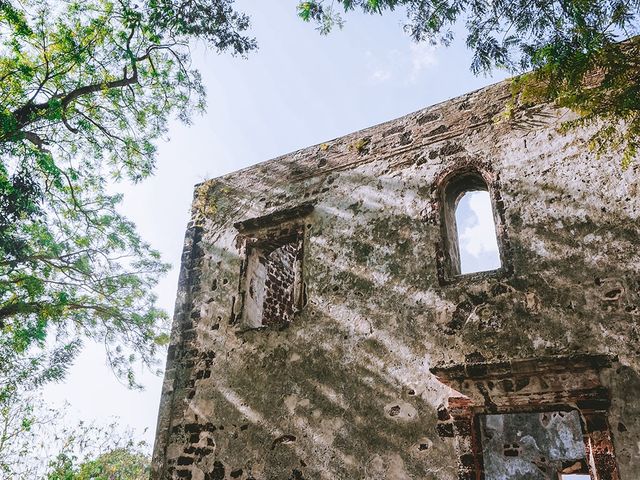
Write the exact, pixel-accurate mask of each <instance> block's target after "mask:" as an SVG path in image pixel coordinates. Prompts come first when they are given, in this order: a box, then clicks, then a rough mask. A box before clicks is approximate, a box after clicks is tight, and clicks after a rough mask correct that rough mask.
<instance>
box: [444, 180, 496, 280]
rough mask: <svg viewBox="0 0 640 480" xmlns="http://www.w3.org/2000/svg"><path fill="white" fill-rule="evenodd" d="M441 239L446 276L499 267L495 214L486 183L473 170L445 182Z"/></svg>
mask: <svg viewBox="0 0 640 480" xmlns="http://www.w3.org/2000/svg"><path fill="white" fill-rule="evenodd" d="M443 193H444V195H443V196H444V198H443V201H442V205H443V211H442V220H443V236H444V246H445V251H446V253H447V254H448V255H447V256H448V268H447V270H448V272H449V276H451V277H453V276H457V275H462V274H469V273H477V272H486V271H492V270H497V269H499V268H500V267H501V266H502V261H501V257H500V249H499V242H498V238H497V234H496V223H495V214H494V211H493V207H492V203H491V196H490V194H489V191H488V188H487V184H486V182H485V181H484V179H483V178H482V176H481V175H480V174H479V173H477V172H475V171H467V172H463V173H458V174H456V175H454V176H453V177H452V178H451V179H450V180H449V181H447V182H446V184H445V187H444V192H443Z"/></svg>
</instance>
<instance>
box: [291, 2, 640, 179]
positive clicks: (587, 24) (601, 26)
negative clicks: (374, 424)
mask: <svg viewBox="0 0 640 480" xmlns="http://www.w3.org/2000/svg"><path fill="white" fill-rule="evenodd" d="M335 5H338V7H337V8H336V6H335ZM395 9H404V11H405V12H406V18H407V23H406V25H405V30H406V31H407V32H408V33H409V34H410V35H411V37H412V38H413V39H414V40H416V41H428V42H432V43H443V44H445V45H448V44H449V43H450V42H451V41H452V40H453V38H454V33H455V31H456V29H459V28H458V27H461V28H462V29H463V30H464V31H466V45H467V46H468V47H469V48H470V49H471V50H472V52H473V58H472V62H471V70H472V71H473V72H474V73H483V72H485V73H486V72H488V71H490V70H492V69H494V68H499V69H507V70H508V71H510V72H512V73H514V74H522V73H525V72H531V73H526V74H525V75H522V76H520V77H518V78H517V79H516V81H515V82H514V83H513V86H514V98H515V99H516V101H517V103H518V104H520V105H526V104H528V103H529V102H539V101H555V102H556V103H557V104H558V105H559V106H563V107H568V108H571V109H572V110H574V111H576V112H577V113H578V115H579V116H578V119H577V120H575V121H573V122H569V123H568V124H567V125H566V126H567V127H572V126H577V125H590V124H594V125H597V128H596V132H595V134H594V135H593V137H592V139H591V144H590V146H591V147H592V148H594V149H595V150H597V151H598V152H603V151H607V150H614V151H621V152H622V164H623V166H628V165H629V164H630V162H631V161H632V159H633V158H634V157H636V155H637V154H638V148H639V146H640V145H639V140H638V139H639V138H640V62H639V60H638V59H640V39H639V38H638V37H637V35H638V33H639V29H640V22H639V20H640V1H638V0H552V1H548V0H491V1H490V0H339V1H335V2H334V1H331V2H327V1H325V0H313V1H301V2H299V4H298V14H299V15H300V17H301V18H302V19H303V20H306V21H314V22H316V24H317V25H318V29H319V30H320V31H321V33H328V32H329V31H331V29H332V28H333V27H334V26H339V27H341V26H342V25H343V23H344V20H343V17H342V14H343V12H350V11H356V10H359V11H361V12H364V13H368V14H384V13H385V12H388V11H392V10H395ZM340 10H342V12H341V11H340Z"/></svg>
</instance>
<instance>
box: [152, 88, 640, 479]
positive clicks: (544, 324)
mask: <svg viewBox="0 0 640 480" xmlns="http://www.w3.org/2000/svg"><path fill="white" fill-rule="evenodd" d="M509 95H510V94H509V90H508V85H507V83H501V84H497V85H494V86H491V87H488V88H486V89H483V90H479V91H476V92H473V93H470V94H467V95H464V96H462V97H459V98H456V99H453V100H449V101H447V102H444V103H441V104H438V105H435V106H433V107H429V108H427V109H425V110H422V111H419V112H416V113H413V114H410V115H407V116H405V117H402V118H400V119H397V120H393V121H391V122H388V123H385V124H381V125H378V126H374V127H371V128H369V129H366V130H363V131H360V132H356V133H353V134H350V135H347V136H345V137H342V138H339V139H336V140H333V141H330V142H327V143H324V144H322V145H316V146H313V147H309V148H306V149H303V150H300V151H297V152H294V153H291V154H288V155H284V156H282V157H279V158H276V159H274V160H271V161H268V162H265V163H262V164H259V165H256V166H253V167H250V168H248V169H245V170H241V171H239V172H235V173H233V174H230V175H227V176H224V177H221V178H217V179H213V180H209V181H206V182H204V183H202V184H200V185H198V186H197V187H196V191H195V196H194V204H193V212H192V220H191V222H190V224H189V226H188V230H187V234H186V240H185V249H184V254H183V258H182V270H181V275H180V285H179V291H178V299H177V303H176V311H175V317H174V324H173V330H172V340H171V346H170V348H169V356H168V362H167V370H166V373H165V383H164V387H163V394H162V401H161V407H160V414H159V420H158V432H157V440H156V446H155V451H154V459H153V474H152V478H153V479H156V480H160V479H162V480H164V479H169V478H171V479H174V478H175V479H193V480H223V479H255V480H275V479H283V480H285V479H293V480H299V479H349V480H353V479H385V478H386V479H398V480H402V479H437V480H453V479H456V478H458V477H457V475H458V464H457V461H458V458H457V455H456V451H455V443H454V442H453V440H452V439H446V438H444V439H443V438H440V437H439V436H438V434H437V432H436V426H437V422H438V418H437V411H438V408H439V407H441V406H442V405H446V404H447V399H448V397H449V396H450V395H451V394H452V390H451V389H450V388H449V387H446V386H444V385H443V384H442V383H440V382H439V381H438V380H437V379H436V378H435V377H434V376H433V375H432V374H431V373H430V372H429V368H431V367H433V366H434V365H449V364H456V363H458V364H463V363H465V362H466V361H469V360H470V359H473V360H474V361H477V359H479V358H480V359H486V360H488V361H495V360H508V359H512V358H528V357H537V356H542V355H546V356H553V355H558V354H571V353H606V354H609V355H615V356H617V358H618V362H617V363H615V366H614V368H612V369H609V370H607V371H606V372H605V373H603V374H602V375H603V376H605V377H606V378H604V380H603V383H604V384H605V385H607V386H608V387H609V388H610V392H611V396H612V406H611V409H610V411H609V423H610V425H611V430H612V435H613V437H614V445H615V453H616V457H617V461H618V464H619V470H620V478H622V479H623V480H636V479H637V478H640V442H639V441H638V439H639V438H640V376H639V372H640V361H639V360H638V358H639V354H640V341H639V337H638V336H639V334H640V327H639V323H638V322H639V319H640V300H639V296H640V249H638V238H639V233H640V224H639V222H638V217H639V215H640V195H639V193H640V192H639V181H638V178H639V177H638V170H639V167H640V166H639V165H638V163H634V164H632V166H631V167H630V168H629V169H627V170H626V171H622V170H621V168H620V161H619V159H618V158H617V157H615V156H614V155H612V156H611V157H601V158H596V157H595V156H594V155H593V154H591V153H590V152H589V151H588V149H587V143H586V139H587V138H588V131H577V132H572V133H570V134H569V135H562V134H560V133H558V131H557V127H558V126H559V125H560V123H561V122H562V121H563V120H566V119H567V118H568V117H569V115H570V114H568V113H567V112H566V111H564V110H555V109H553V108H552V107H550V106H548V105H541V106H536V107H532V108H528V109H523V110H520V111H517V112H516V114H515V116H514V118H513V119H512V120H510V121H503V122H496V121H495V117H496V115H497V114H498V113H499V112H500V111H501V109H502V108H503V107H504V102H505V101H506V100H507V99H508V98H509ZM465 166H472V167H474V168H479V169H480V170H481V172H482V173H483V175H485V176H486V178H485V179H487V178H488V179H489V181H488V183H489V190H490V192H491V195H492V199H493V202H494V208H495V209H496V211H497V212H498V214H499V215H500V216H501V218H502V220H503V223H502V227H501V228H502V230H501V231H500V232H499V235H500V236H501V239H502V241H503V252H502V254H503V257H504V258H506V260H507V262H506V264H505V268H503V269H502V270H501V271H499V272H496V273H490V274H477V275H470V276H462V277H457V278H454V279H446V278H443V276H442V275H441V273H442V272H440V274H439V271H438V269H439V267H438V265H439V259H438V256H439V255H442V238H441V227H440V218H439V212H438V205H439V203H438V202H439V201H440V200H441V199H440V198H439V186H438V181H439V179H442V178H444V177H445V176H446V175H447V174H448V172H451V171H453V170H455V169H458V168H463V167H465ZM302 203H311V204H313V205H314V209H313V211H312V212H310V213H307V214H306V215H305V216H303V217H302V218H301V219H298V220H291V221H298V222H304V225H306V229H305V231H306V238H305V249H304V270H305V273H304V276H305V281H306V289H307V303H306V305H305V307H304V308H303V309H302V310H301V311H300V312H299V313H297V314H296V316H295V318H294V320H293V322H292V323H291V324H290V325H288V326H286V327H285V328H282V327H281V326H280V327H278V328H275V327H268V328H261V329H247V328H243V327H242V325H241V322H239V319H240V318H241V309H242V300H241V296H240V295H239V287H240V285H241V282H242V278H241V277H240V272H241V265H242V261H243V257H242V249H241V248H239V242H238V235H239V232H238V230H237V229H236V228H235V227H234V223H235V222H238V221H240V220H245V219H252V218H256V217H262V216H264V215H267V214H270V213H273V212H278V211H279V210H283V209H286V208H291V207H295V206H297V205H300V204H302Z"/></svg>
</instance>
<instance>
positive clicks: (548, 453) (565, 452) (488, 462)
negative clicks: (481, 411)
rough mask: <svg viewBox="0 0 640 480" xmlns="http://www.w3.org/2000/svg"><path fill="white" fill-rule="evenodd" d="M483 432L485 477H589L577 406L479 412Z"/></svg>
mask: <svg viewBox="0 0 640 480" xmlns="http://www.w3.org/2000/svg"><path fill="white" fill-rule="evenodd" d="M480 435H481V445H482V456H483V458H484V472H485V480H557V479H559V478H560V479H565V478H567V479H570V480H577V479H581V480H582V479H584V478H586V479H590V477H589V475H588V472H589V467H588V466H587V460H586V457H587V454H586V450H585V446H584V440H583V433H582V428H581V425H580V416H579V414H578V412H577V411H575V410H571V411H552V412H535V413H511V414H491V415H480ZM563 472H567V474H564V473H563ZM585 475H586V476H585Z"/></svg>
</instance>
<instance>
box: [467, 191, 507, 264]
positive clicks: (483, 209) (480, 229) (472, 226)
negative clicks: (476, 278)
mask: <svg viewBox="0 0 640 480" xmlns="http://www.w3.org/2000/svg"><path fill="white" fill-rule="evenodd" d="M467 195H468V196H469V209H470V210H471V212H472V213H473V215H474V216H475V218H474V219H471V218H466V219H460V220H461V221H460V222H459V225H464V229H463V230H462V232H459V239H460V248H461V249H462V250H464V251H466V252H468V253H469V254H471V255H473V256H474V257H476V258H477V257H480V256H481V255H483V254H486V253H494V254H495V253H497V252H498V244H497V242H496V227H495V224H494V223H493V212H492V210H491V201H490V199H489V194H488V193H487V192H471V193H468V194H467ZM465 196H466V195H465Z"/></svg>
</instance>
